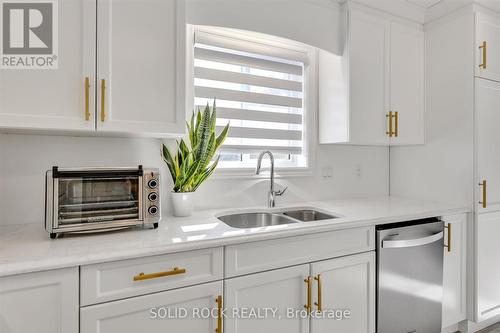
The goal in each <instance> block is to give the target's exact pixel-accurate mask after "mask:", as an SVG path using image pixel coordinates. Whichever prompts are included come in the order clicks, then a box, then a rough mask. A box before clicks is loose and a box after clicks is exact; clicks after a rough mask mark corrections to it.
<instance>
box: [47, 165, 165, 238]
mask: <svg viewBox="0 0 500 333" xmlns="http://www.w3.org/2000/svg"><path fill="white" fill-rule="evenodd" d="M45 184H46V186H45V189H46V190H45V229H46V230H47V231H48V232H49V233H50V237H51V238H56V237H57V235H58V234H61V233H68V232H92V231H105V230H113V229H118V228H126V227H134V226H144V225H150V226H152V227H154V228H157V227H158V222H159V221H160V217H161V207H160V174H159V170H158V169H154V168H143V167H142V166H141V165H139V166H138V167H134V168H59V167H57V166H54V167H53V168H52V170H49V171H47V174H46V180H45Z"/></svg>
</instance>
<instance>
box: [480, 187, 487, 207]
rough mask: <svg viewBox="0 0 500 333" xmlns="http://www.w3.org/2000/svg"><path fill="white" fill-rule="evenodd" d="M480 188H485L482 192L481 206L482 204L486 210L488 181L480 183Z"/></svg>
mask: <svg viewBox="0 0 500 333" xmlns="http://www.w3.org/2000/svg"><path fill="white" fill-rule="evenodd" d="M479 186H482V188H483V191H482V197H483V200H481V201H479V204H481V206H482V207H483V208H486V180H483V181H482V182H480V183H479Z"/></svg>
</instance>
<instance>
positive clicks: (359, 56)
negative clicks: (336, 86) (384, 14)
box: [348, 12, 390, 145]
mask: <svg viewBox="0 0 500 333" xmlns="http://www.w3.org/2000/svg"><path fill="white" fill-rule="evenodd" d="M389 38H390V36H389V23H388V22H387V21H386V20H383V19H381V18H378V17H376V16H371V15H367V14H364V13H360V12H351V13H350V27H349V92H348V93H349V124H350V129H349V138H350V141H349V143H352V144H372V145H387V144H389V138H388V136H387V135H386V131H387V129H388V128H387V121H386V117H385V114H386V113H387V112H388V111H389V105H388V104H389V89H388V83H389V80H388V78H389V77H388V73H389V67H388V66H389Z"/></svg>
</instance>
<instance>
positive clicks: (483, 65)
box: [479, 41, 486, 69]
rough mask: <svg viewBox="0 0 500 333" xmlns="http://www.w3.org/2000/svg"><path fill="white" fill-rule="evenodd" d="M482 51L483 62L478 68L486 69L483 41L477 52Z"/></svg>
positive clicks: (484, 44)
mask: <svg viewBox="0 0 500 333" xmlns="http://www.w3.org/2000/svg"><path fill="white" fill-rule="evenodd" d="M481 49H482V50H483V62H482V63H481V64H479V68H482V69H486V41H484V42H483V43H482V44H481V45H480V46H479V50H481Z"/></svg>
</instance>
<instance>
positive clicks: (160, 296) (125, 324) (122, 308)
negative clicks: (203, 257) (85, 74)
mask: <svg viewBox="0 0 500 333" xmlns="http://www.w3.org/2000/svg"><path fill="white" fill-rule="evenodd" d="M219 295H222V282H213V283H208V284H200V285H197V286H193V287H186V288H180V289H176V290H173V291H167V292H161V293H156V294H151V295H146V296H139V297H133V298H128V299H125V300H121V301H115V302H109V303H103V304H99V305H92V306H87V307H84V308H82V309H81V311H80V326H81V327H80V332H81V333H116V332H120V333H137V332H148V333H164V332H175V333H177V332H178V333H180V332H182V333H213V332H214V331H215V329H216V328H217V319H216V317H217V316H216V314H217V304H216V302H215V300H216V299H217V297H218V296H219ZM203 309H207V310H209V311H211V312H213V314H214V316H215V318H212V317H209V318H206V319H203V318H202V316H201V314H202V313H203V311H206V310H203ZM198 311H199V312H198ZM197 313H199V314H200V315H198V314H197ZM205 315H206V314H205Z"/></svg>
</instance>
